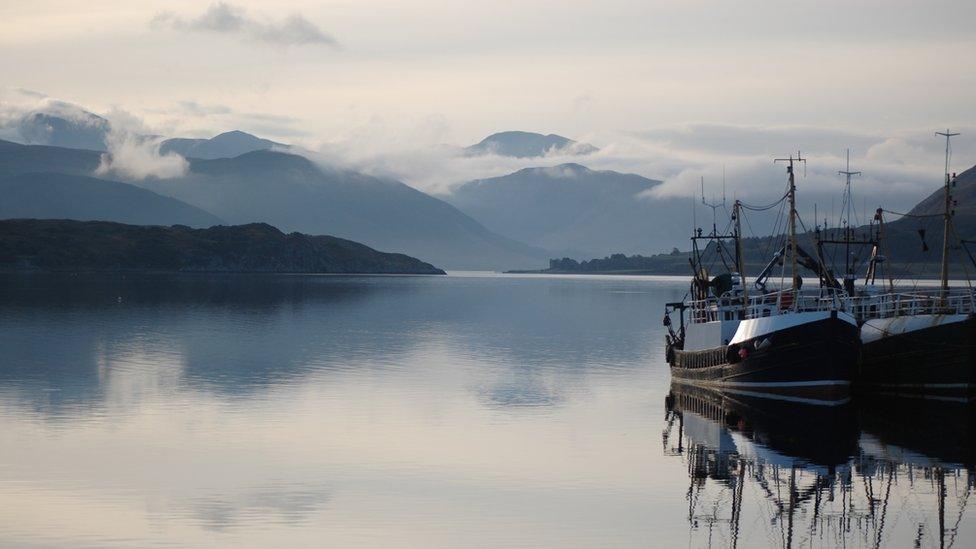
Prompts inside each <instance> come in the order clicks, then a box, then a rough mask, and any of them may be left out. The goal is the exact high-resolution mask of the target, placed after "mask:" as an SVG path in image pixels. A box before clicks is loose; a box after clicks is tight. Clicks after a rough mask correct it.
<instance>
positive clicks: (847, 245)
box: [837, 149, 861, 284]
mask: <svg viewBox="0 0 976 549" xmlns="http://www.w3.org/2000/svg"><path fill="white" fill-rule="evenodd" d="M837 173H839V174H840V175H844V176H847V184H846V185H845V187H844V205H845V206H846V208H845V211H844V212H843V215H844V218H845V219H844V278H845V280H846V279H847V278H853V276H854V266H853V265H852V264H851V236H852V235H851V231H852V229H851V200H852V196H851V176H854V175H861V172H852V171H851V150H850V149H847V170H841V171H838V172H837ZM851 284H853V280H852V281H851Z"/></svg>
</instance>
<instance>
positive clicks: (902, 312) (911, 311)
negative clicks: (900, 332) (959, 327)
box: [848, 288, 976, 321]
mask: <svg viewBox="0 0 976 549" xmlns="http://www.w3.org/2000/svg"><path fill="white" fill-rule="evenodd" d="M848 301H849V307H848V308H849V310H850V312H851V314H853V315H854V317H855V318H857V319H858V320H861V321H864V320H870V319H873V318H891V317H896V316H914V315H935V314H973V313H974V312H976V306H974V302H976V293H974V291H973V290H972V289H969V288H957V289H951V290H949V292H948V293H946V294H943V293H942V292H941V291H939V290H933V291H932V292H928V293H927V292H918V291H913V292H891V293H884V294H876V295H868V296H855V297H851V298H849V300H848Z"/></svg>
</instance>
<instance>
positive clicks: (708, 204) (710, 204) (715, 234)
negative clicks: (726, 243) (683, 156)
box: [701, 169, 725, 236]
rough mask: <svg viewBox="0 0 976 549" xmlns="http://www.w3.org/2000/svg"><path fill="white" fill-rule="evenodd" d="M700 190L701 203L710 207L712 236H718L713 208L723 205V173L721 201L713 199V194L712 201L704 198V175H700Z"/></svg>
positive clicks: (722, 206) (723, 177)
mask: <svg viewBox="0 0 976 549" xmlns="http://www.w3.org/2000/svg"><path fill="white" fill-rule="evenodd" d="M722 171H723V172H724V171H725V170H724V169H723V170H722ZM701 192H702V204H704V205H705V207H707V208H711V209H712V236H718V227H717V215H716V212H715V210H717V209H719V208H724V207H725V175H724V174H723V176H722V201H721V202H715V201H714V200H715V195H712V200H713V202H711V203H709V202H708V201H706V200H705V176H702V178H701Z"/></svg>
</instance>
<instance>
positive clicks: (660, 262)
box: [505, 252, 974, 283]
mask: <svg viewBox="0 0 976 549" xmlns="http://www.w3.org/2000/svg"><path fill="white" fill-rule="evenodd" d="M690 257H691V252H678V253H674V252H672V253H669V254H658V255H653V256H642V255H639V254H638V255H633V256H627V255H624V254H613V255H609V256H606V257H603V258H595V259H590V260H584V261H577V260H575V259H571V258H567V257H564V258H561V259H550V260H549V268H548V269H513V270H508V271H505V272H506V273H508V274H560V275H631V276H651V275H660V276H681V275H687V276H689V277H690V276H691V275H692V270H691V264H690V263H689V258H690ZM765 266H766V263H761V262H759V261H754V260H747V261H746V268H747V271H746V274H747V276H750V277H751V276H755V275H756V274H758V273H759V272H760V271H762V270H763V268H764V267H765ZM841 267H843V266H841ZM887 268H888V269H890V270H891V274H890V276H891V277H893V278H894V279H895V280H896V281H897V280H899V279H905V278H919V279H927V278H937V277H938V275H939V269H940V263H939V262H938V261H926V262H914V263H907V262H901V263H889V264H888V265H887ZM967 269H968V270H967ZM841 271H842V269H841ZM841 271H835V274H837V275H838V276H840V275H842V274H843V273H842V272H841ZM883 273H884V271H883ZM713 274H716V273H713ZM857 274H858V275H859V277H863V275H864V272H863V269H861V270H858V271H857ZM949 274H950V276H952V277H957V278H958V277H962V278H963V279H968V278H970V277H971V276H972V275H973V274H974V267H973V266H972V265H967V264H964V263H960V262H958V261H956V262H953V263H951V264H950V267H949ZM887 277H888V274H886V273H885V274H884V276H882V275H880V274H879V275H878V282H879V283H880V282H881V281H882V279H886V278H887Z"/></svg>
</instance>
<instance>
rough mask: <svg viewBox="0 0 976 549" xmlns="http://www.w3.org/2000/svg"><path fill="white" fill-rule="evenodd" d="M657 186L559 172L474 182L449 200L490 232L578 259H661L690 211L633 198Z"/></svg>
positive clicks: (577, 170)
mask: <svg viewBox="0 0 976 549" xmlns="http://www.w3.org/2000/svg"><path fill="white" fill-rule="evenodd" d="M658 184H660V182H659V181H654V180H651V179H647V178H644V177H641V176H639V175H633V174H622V173H618V172H613V171H595V170H590V169H588V168H586V167H584V166H581V165H579V164H562V165H559V166H555V167H552V168H526V169H523V170H519V171H518V172H515V173H512V174H509V175H506V176H502V177H495V178H491V179H481V180H475V181H471V182H469V183H465V184H463V185H461V186H460V187H458V188H457V189H455V190H454V192H453V193H452V194H451V195H450V196H448V197H446V200H447V201H449V202H451V203H452V204H454V205H455V206H457V207H458V208H460V209H461V210H462V211H464V212H465V213H467V214H469V215H471V216H472V217H474V218H475V219H477V220H478V221H480V222H481V223H482V224H484V225H485V226H486V227H488V228H489V229H490V230H493V231H496V232H499V233H501V234H504V235H505V236H508V237H510V238H513V239H515V240H519V241H522V242H526V243H528V244H530V245H533V246H538V247H541V248H545V249H550V250H560V251H562V253H568V254H572V255H575V256H577V257H592V256H598V255H604V254H609V253H613V252H624V253H642V252H643V253H646V252H660V251H662V250H665V249H670V244H671V243H673V242H675V241H681V240H683V239H684V238H685V237H686V236H687V232H688V225H689V223H688V222H686V221H685V219H686V218H687V213H688V212H689V211H690V204H688V200H676V199H658V198H643V197H639V196H638V195H639V194H640V193H642V192H644V191H647V190H650V189H652V188H654V187H655V186H657V185H658Z"/></svg>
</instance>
